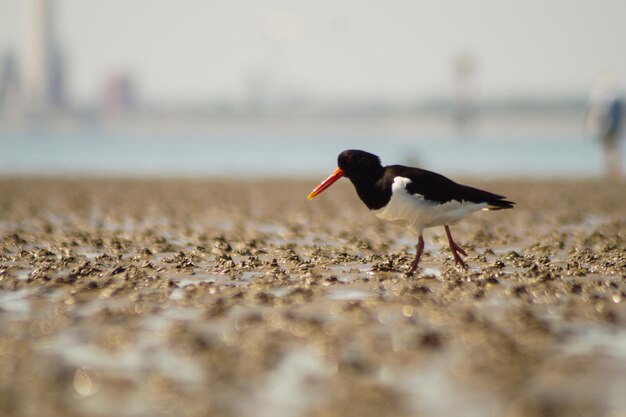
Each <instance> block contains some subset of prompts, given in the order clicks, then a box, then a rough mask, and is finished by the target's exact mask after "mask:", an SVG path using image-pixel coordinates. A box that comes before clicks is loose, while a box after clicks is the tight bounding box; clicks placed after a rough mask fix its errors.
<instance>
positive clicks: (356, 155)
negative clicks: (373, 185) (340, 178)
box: [337, 149, 383, 180]
mask: <svg viewBox="0 0 626 417" xmlns="http://www.w3.org/2000/svg"><path fill="white" fill-rule="evenodd" d="M337 165H338V166H339V168H340V169H341V170H342V171H343V175H344V176H345V177H346V178H349V179H351V180H359V179H366V178H372V179H377V178H380V176H381V175H382V172H383V167H382V165H381V164H380V158H379V157H378V156H376V155H374V154H371V153H369V152H365V151H359V150H355V149H349V150H347V151H343V152H341V153H340V154H339V156H338V157H337Z"/></svg>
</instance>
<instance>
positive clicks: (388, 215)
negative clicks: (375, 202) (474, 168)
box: [372, 177, 487, 234]
mask: <svg viewBox="0 0 626 417" xmlns="http://www.w3.org/2000/svg"><path fill="white" fill-rule="evenodd" d="M410 183H411V180H410V179H408V178H404V177H395V178H394V180H393V185H392V186H391V199H390V200H389V203H387V205H386V206H385V207H383V208H381V209H378V210H372V212H373V213H374V214H375V215H376V217H378V218H379V219H382V220H387V221H389V222H391V223H393V224H396V225H398V226H402V227H406V228H408V229H410V230H412V231H414V232H416V233H418V234H421V233H422V232H423V230H424V228H427V227H433V226H442V225H444V224H452V223H455V222H458V221H459V220H461V219H463V218H465V217H466V216H468V215H470V214H471V213H473V212H475V211H478V210H481V209H483V208H485V207H487V204H486V203H472V202H469V201H456V200H452V201H448V202H447V203H443V204H441V203H437V202H435V201H429V200H425V199H424V196H423V195H420V194H410V193H409V192H408V191H407V189H406V186H407V185H408V184H410Z"/></svg>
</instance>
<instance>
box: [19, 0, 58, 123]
mask: <svg viewBox="0 0 626 417" xmlns="http://www.w3.org/2000/svg"><path fill="white" fill-rule="evenodd" d="M25 6H26V24H25V29H26V36H25V47H24V62H23V65H22V72H23V74H22V80H23V92H24V107H25V110H26V112H27V113H28V114H35V115H42V114H46V113H49V112H50V111H52V110H58V109H60V108H61V107H62V106H63V105H64V104H65V85H64V81H65V79H64V65H63V60H62V56H61V53H60V48H59V45H58V42H57V39H56V32H55V17H56V15H55V6H56V1H55V0H25Z"/></svg>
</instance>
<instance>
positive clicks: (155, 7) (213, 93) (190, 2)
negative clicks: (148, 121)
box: [0, 0, 626, 103]
mask: <svg viewBox="0 0 626 417" xmlns="http://www.w3.org/2000/svg"><path fill="white" fill-rule="evenodd" d="M29 1H32V0H2V1H1V2H0V53H1V52H2V51H7V50H10V49H14V50H18V51H19V53H20V54H22V53H23V47H22V46H23V44H24V38H25V36H26V33H27V32H28V25H26V24H25V22H26V21H27V19H26V17H25V16H24V15H25V12H24V4H25V3H27V2H29ZM56 3H57V33H58V38H59V42H60V43H61V45H62V48H63V51H64V55H65V57H66V63H67V70H68V89H69V92H70V95H71V97H72V98H74V99H75V100H77V101H79V102H91V101H94V100H97V97H98V95H99V94H100V92H101V90H102V85H103V80H104V79H106V78H107V77H110V76H111V75H112V74H120V73H124V74H129V75H130V76H131V77H132V78H133V80H134V81H135V83H136V85H137V89H138V91H139V92H140V94H141V96H142V97H143V98H144V99H145V100H151V101H159V102H170V103H184V102H204V101H217V100H233V99H234V100H238V99H243V98H245V97H246V96H247V95H249V94H250V91H258V90H259V89H264V90H268V91H272V92H273V93H275V94H280V95H286V96H294V97H298V96H301V97H311V98H315V99H322V100H336V99H340V100H361V99H364V100H371V99H384V100H424V99H428V98H432V97H436V96H441V95H446V94H449V93H450V91H451V89H452V85H453V80H454V72H453V63H454V62H455V59H456V57H458V56H459V55H463V56H469V57H471V60H472V62H473V63H474V68H475V71H474V75H473V78H472V79H473V84H474V88H475V89H476V91H477V92H478V93H479V95H480V96H481V97H483V98H496V99H498V98H507V97H511V96H515V97H561V96H579V95H583V94H587V92H588V91H589V89H590V87H591V85H592V83H593V82H594V80H595V79H596V78H597V76H598V75H599V74H601V73H606V72H607V71H608V72H611V73H613V74H614V75H615V76H616V77H617V78H618V79H619V80H622V81H624V80H626V47H625V46H624V45H623V42H624V41H625V40H626V1H623V0H595V1H589V0H525V1H521V0H517V1H513V0H466V1H452V0H388V1H364V0H318V1H310V0H292V1H281V0H263V1H260V0H259V1H253V0H229V1H211V0H177V1H171V0H106V1H102V0H57V1H56Z"/></svg>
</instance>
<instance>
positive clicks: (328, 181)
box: [306, 168, 343, 200]
mask: <svg viewBox="0 0 626 417" xmlns="http://www.w3.org/2000/svg"><path fill="white" fill-rule="evenodd" d="M341 177H343V171H342V170H341V168H337V169H336V170H334V171H333V173H332V174H330V176H329V177H328V178H326V179H325V180H324V181H322V182H321V183H320V185H318V186H317V187H315V189H314V190H313V191H311V194H309V195H308V196H307V197H306V198H307V200H311V199H312V198H314V197H315V196H316V195H318V194H319V193H321V192H322V191H324V190H325V189H327V188H328V187H330V186H331V185H333V183H334V182H335V181H337V180H338V179H339V178H341Z"/></svg>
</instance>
